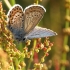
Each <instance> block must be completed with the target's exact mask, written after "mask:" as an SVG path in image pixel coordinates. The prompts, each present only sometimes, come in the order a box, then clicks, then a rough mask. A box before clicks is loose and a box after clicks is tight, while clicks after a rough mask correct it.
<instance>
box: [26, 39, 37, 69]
mask: <svg viewBox="0 0 70 70" xmlns="http://www.w3.org/2000/svg"><path fill="white" fill-rule="evenodd" d="M35 46H36V40H34V44H33V49H32V56H31V58H30V61H29V65H28V68H27V70H28V69H29V68H30V66H31V62H32V60H33V56H34V50H35Z"/></svg>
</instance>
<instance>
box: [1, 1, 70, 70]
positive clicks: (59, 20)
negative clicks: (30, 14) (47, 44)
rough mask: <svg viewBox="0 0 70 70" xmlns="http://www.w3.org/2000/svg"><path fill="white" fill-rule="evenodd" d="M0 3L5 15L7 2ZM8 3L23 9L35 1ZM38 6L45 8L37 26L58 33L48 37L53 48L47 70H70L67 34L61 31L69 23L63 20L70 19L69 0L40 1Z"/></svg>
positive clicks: (69, 50) (47, 59) (47, 60)
mask: <svg viewBox="0 0 70 70" xmlns="http://www.w3.org/2000/svg"><path fill="white" fill-rule="evenodd" d="M0 1H2V3H3V9H4V10H6V14H7V12H8V10H9V8H8V6H7V4H6V2H7V0H0ZM5 1H6V2H5ZM8 1H10V2H11V1H13V2H11V3H12V5H14V4H19V5H21V6H22V7H23V9H24V8H25V7H26V6H28V5H31V4H33V3H34V2H36V0H8ZM39 4H41V5H43V6H44V7H45V8H46V13H45V15H44V17H43V19H42V20H41V22H40V23H39V26H41V27H45V28H48V29H51V30H53V31H55V32H57V33H58V35H57V36H55V37H50V41H52V42H54V46H53V47H52V49H51V51H50V53H49V56H48V57H46V64H47V66H48V67H49V70H70V47H69V46H70V38H69V35H68V33H67V32H66V35H65V34H64V33H65V32H63V29H64V28H69V25H70V24H69V23H70V21H69V20H65V17H66V16H69V17H70V7H69V8H68V7H67V4H68V5H69V6H70V0H42V1H39ZM68 11H69V12H68ZM69 19H70V18H69ZM66 24H67V26H66ZM69 31H70V30H69ZM69 34H70V33H69ZM51 61H52V63H51ZM50 66H51V67H50Z"/></svg>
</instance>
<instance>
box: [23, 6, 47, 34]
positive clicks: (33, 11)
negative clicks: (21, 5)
mask: <svg viewBox="0 0 70 70" xmlns="http://www.w3.org/2000/svg"><path fill="white" fill-rule="evenodd" d="M45 12H46V10H45V8H44V7H43V6H41V5H30V6H28V7H26V8H25V9H24V13H25V24H23V26H24V29H25V31H26V32H27V33H29V32H30V31H32V30H33V29H34V27H35V26H36V25H37V24H38V23H39V21H40V20H41V19H42V17H43V15H44V13H45Z"/></svg>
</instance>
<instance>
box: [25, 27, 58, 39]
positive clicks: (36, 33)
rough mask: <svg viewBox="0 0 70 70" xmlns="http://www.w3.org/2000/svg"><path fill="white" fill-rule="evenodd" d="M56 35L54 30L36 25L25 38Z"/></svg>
mask: <svg viewBox="0 0 70 70" xmlns="http://www.w3.org/2000/svg"><path fill="white" fill-rule="evenodd" d="M55 35H57V33H56V32H54V31H52V30H50V29H46V28H42V27H38V26H36V27H35V28H34V29H33V31H32V32H30V33H29V34H28V35H27V36H26V38H27V39H32V38H42V37H50V36H55Z"/></svg>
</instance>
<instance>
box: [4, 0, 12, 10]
mask: <svg viewBox="0 0 70 70" xmlns="http://www.w3.org/2000/svg"><path fill="white" fill-rule="evenodd" d="M4 2H5V4H6V5H7V7H8V8H9V9H10V8H11V7H12V6H11V4H10V3H9V1H8V0H4Z"/></svg>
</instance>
